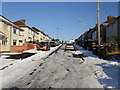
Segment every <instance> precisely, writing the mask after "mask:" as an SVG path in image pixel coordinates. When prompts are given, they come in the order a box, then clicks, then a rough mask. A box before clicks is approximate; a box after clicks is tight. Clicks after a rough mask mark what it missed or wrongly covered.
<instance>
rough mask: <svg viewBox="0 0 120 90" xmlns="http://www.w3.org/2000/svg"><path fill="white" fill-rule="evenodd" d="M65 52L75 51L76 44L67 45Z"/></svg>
mask: <svg viewBox="0 0 120 90" xmlns="http://www.w3.org/2000/svg"><path fill="white" fill-rule="evenodd" d="M65 50H75V44H74V43H67V44H66V46H65Z"/></svg>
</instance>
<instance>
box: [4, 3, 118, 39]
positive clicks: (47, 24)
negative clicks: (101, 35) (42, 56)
mask: <svg viewBox="0 0 120 90" xmlns="http://www.w3.org/2000/svg"><path fill="white" fill-rule="evenodd" d="M2 15H3V16H5V17H6V18H8V19H9V20H11V21H17V20H20V19H26V20H27V21H26V23H27V25H29V26H31V27H32V26H34V27H37V28H38V29H40V30H43V31H45V33H46V34H48V35H49V36H50V37H52V38H57V28H58V37H59V38H60V39H61V40H70V39H76V38H78V37H79V36H80V35H81V34H83V33H84V32H85V31H86V30H88V29H89V28H92V27H94V26H95V24H96V23H97V2H3V3H2ZM108 15H112V16H118V5H117V2H106V3H105V2H104V3H101V22H103V21H105V20H106V17H107V16H108ZM78 19H79V20H81V21H82V22H78Z"/></svg>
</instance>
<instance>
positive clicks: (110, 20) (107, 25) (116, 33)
mask: <svg viewBox="0 0 120 90" xmlns="http://www.w3.org/2000/svg"><path fill="white" fill-rule="evenodd" d="M97 26H98V25H97V24H96V25H95V27H93V28H91V29H89V30H87V31H86V32H85V33H84V34H82V35H81V36H80V37H79V38H78V39H77V43H78V44H80V45H81V46H82V45H83V46H85V42H91V44H92V43H96V44H97V42H98V36H97V35H98V28H97ZM100 32H101V34H100V38H101V45H111V44H114V45H116V44H119V45H120V16H118V17H114V16H108V17H107V20H106V21H105V22H103V23H101V25H100ZM89 47H90V45H89V44H88V43H87V44H86V46H85V48H86V49H90V48H89Z"/></svg>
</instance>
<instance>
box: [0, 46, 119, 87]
mask: <svg viewBox="0 0 120 90" xmlns="http://www.w3.org/2000/svg"><path fill="white" fill-rule="evenodd" d="M58 48H59V46H58V47H55V48H51V50H50V51H37V50H29V51H27V52H32V53H36V54H35V55H33V56H31V57H29V58H26V59H17V60H15V59H5V57H4V56H2V57H1V58H0V62H1V63H0V64H1V66H0V74H1V76H2V78H0V85H2V87H9V88H10V87H15V86H17V87H18V88H102V87H104V88H118V87H119V83H118V82H119V75H120V74H119V69H120V64H119V63H118V62H117V61H108V60H103V59H99V58H98V57H97V56H95V55H93V54H92V52H91V51H87V50H84V49H82V48H81V47H79V46H77V48H78V50H77V51H65V52H64V47H61V48H60V49H59V50H58V51H57V52H55V53H53V54H52V55H50V53H52V52H53V51H55V50H56V49H58ZM73 53H77V54H79V53H81V54H82V53H83V54H84V55H85V56H87V57H83V58H84V60H85V61H83V60H82V59H81V58H75V57H73ZM2 87H0V88H2Z"/></svg>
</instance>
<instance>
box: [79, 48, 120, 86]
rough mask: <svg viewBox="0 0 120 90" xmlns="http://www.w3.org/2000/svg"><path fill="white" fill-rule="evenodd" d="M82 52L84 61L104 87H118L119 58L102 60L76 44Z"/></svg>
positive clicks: (119, 73) (119, 83)
mask: <svg viewBox="0 0 120 90" xmlns="http://www.w3.org/2000/svg"><path fill="white" fill-rule="evenodd" d="M77 48H78V49H79V50H80V51H81V52H83V53H84V55H86V56H88V57H85V58H84V59H85V61H86V63H87V64H88V65H89V66H90V67H91V68H92V70H93V72H94V74H95V75H96V77H97V79H98V81H99V82H100V83H101V85H102V86H103V87H104V88H120V63H119V60H116V61H114V60H113V61H112V60H103V59H100V58H98V57H97V56H95V55H93V54H92V52H91V51H87V50H84V49H82V48H81V47H79V46H77Z"/></svg>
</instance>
